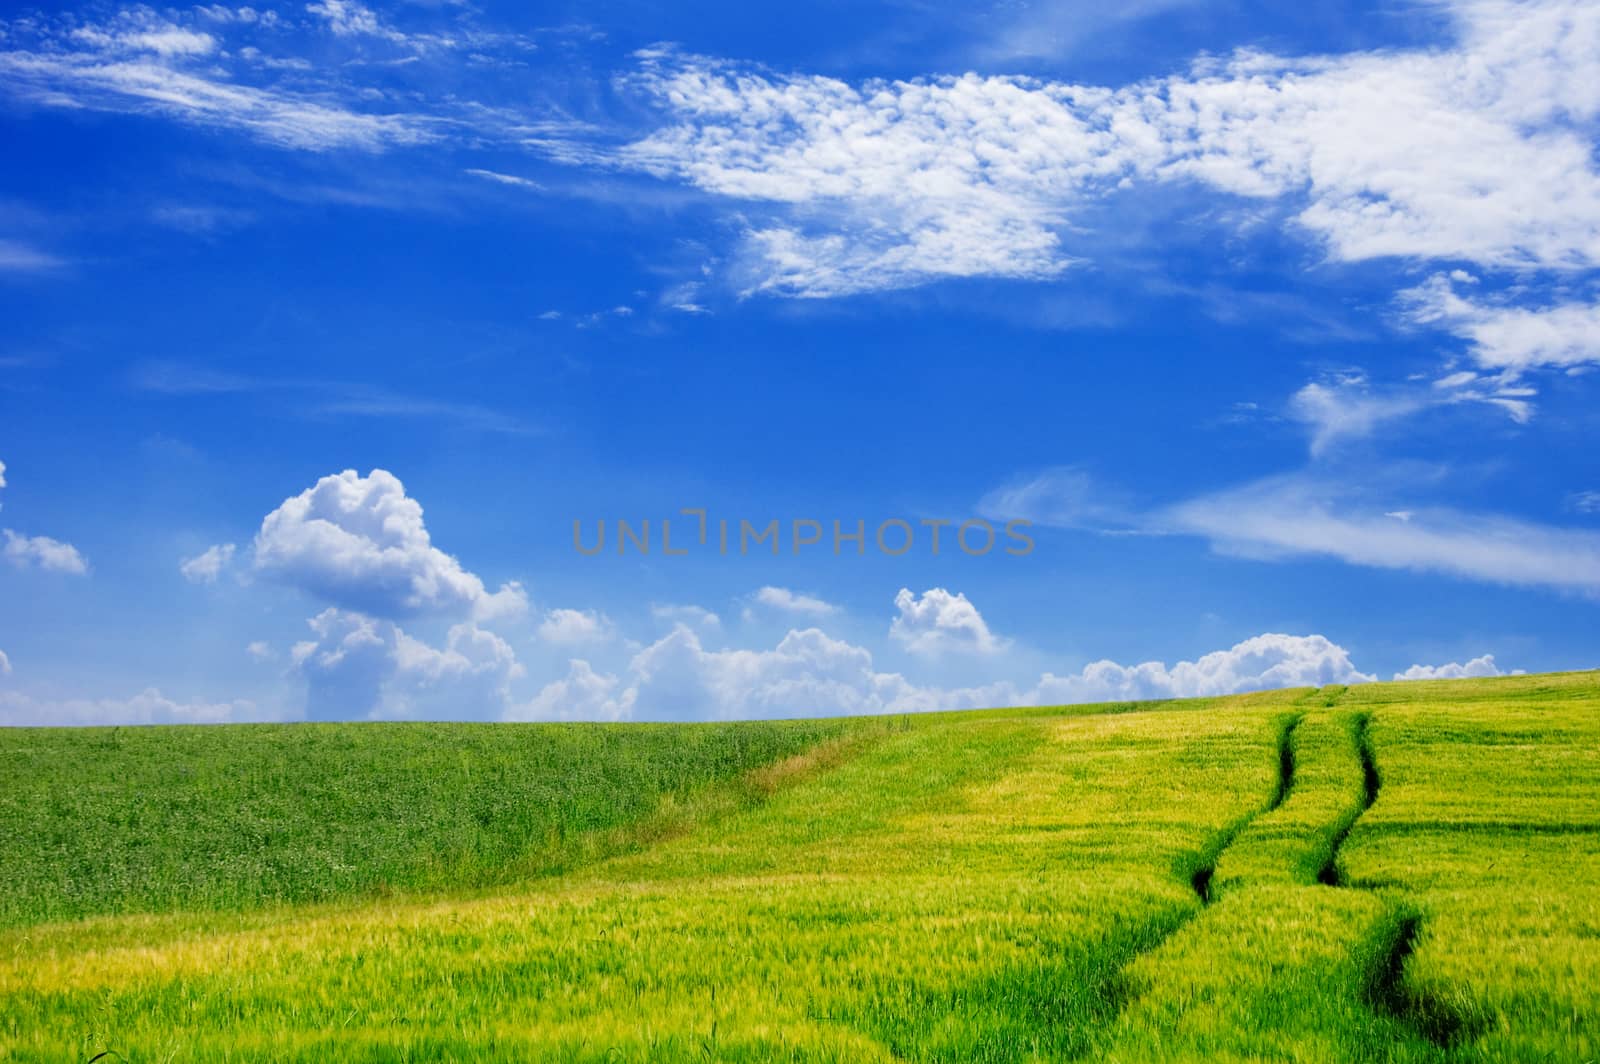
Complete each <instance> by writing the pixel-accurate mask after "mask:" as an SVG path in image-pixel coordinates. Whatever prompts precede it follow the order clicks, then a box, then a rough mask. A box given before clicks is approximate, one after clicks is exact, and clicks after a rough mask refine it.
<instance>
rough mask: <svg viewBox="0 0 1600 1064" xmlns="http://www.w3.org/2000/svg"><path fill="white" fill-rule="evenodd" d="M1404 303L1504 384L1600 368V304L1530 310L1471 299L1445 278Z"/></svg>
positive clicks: (1567, 304) (1410, 293)
mask: <svg viewBox="0 0 1600 1064" xmlns="http://www.w3.org/2000/svg"><path fill="white" fill-rule="evenodd" d="M1402 298H1403V300H1404V301H1405V303H1406V305H1407V307H1408V310H1409V313H1410V315H1411V317H1412V318H1413V319H1414V320H1415V321H1417V322H1420V323H1422V324H1426V325H1434V326H1438V327H1440V328H1443V329H1446V330H1448V331H1450V332H1451V333H1454V334H1455V335H1457V336H1459V337H1461V338H1462V339H1464V340H1466V341H1468V343H1469V347H1468V353H1469V354H1470V355H1471V356H1472V358H1473V360H1474V361H1475V362H1477V364H1478V365H1479V366H1480V367H1482V368H1483V369H1484V370H1488V371H1492V372H1495V373H1498V374H1500V375H1501V377H1502V379H1505V380H1508V381H1509V380H1515V379H1516V378H1517V377H1518V376H1519V375H1521V374H1523V373H1526V372H1528V371H1529V370H1534V369H1549V368H1555V369H1570V368H1572V367H1576V366H1586V365H1596V364H1600V304H1596V303H1591V302H1565V303H1552V304H1549V305H1545V306H1531V307H1529V306H1517V305H1514V304H1512V303H1510V302H1509V301H1501V302H1490V301H1486V300H1484V299H1469V298H1466V297H1463V296H1461V295H1459V294H1458V293H1457V292H1456V290H1455V287H1454V285H1453V284H1452V283H1451V281H1450V279H1449V278H1446V277H1444V276H1442V275H1438V276H1434V277H1432V278H1430V279H1429V280H1428V281H1427V282H1426V283H1424V284H1422V285H1419V286H1417V287H1416V288H1411V289H1407V290H1406V291H1405V292H1404V293H1402ZM1455 379H1456V380H1458V381H1459V380H1461V379H1462V378H1461V377H1459V376H1458V377H1456V378H1455Z"/></svg>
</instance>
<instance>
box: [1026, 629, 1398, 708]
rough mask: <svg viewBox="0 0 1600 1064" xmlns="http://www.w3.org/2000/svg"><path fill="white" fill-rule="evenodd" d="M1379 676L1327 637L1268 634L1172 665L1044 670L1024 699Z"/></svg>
mask: <svg viewBox="0 0 1600 1064" xmlns="http://www.w3.org/2000/svg"><path fill="white" fill-rule="evenodd" d="M1376 678H1377V677H1375V676H1371V675H1368V674H1367V673H1363V672H1361V671H1359V670H1358V669H1357V668H1356V667H1355V666H1354V665H1353V664H1352V663H1351V661H1350V654H1349V652H1348V651H1346V650H1345V649H1344V648H1343V647H1341V646H1339V645H1338V644H1337V643H1334V642H1332V641H1330V640H1329V639H1327V638H1326V637H1324V636H1320V635H1307V636H1296V635H1281V634H1265V635H1258V636H1254V637H1252V638H1250V639H1246V640H1244V641H1243V642H1241V643H1236V644H1234V645H1233V646H1232V647H1230V648H1229V649H1227V650H1217V651H1213V652H1211V653H1209V654H1204V655H1202V656H1201V657H1199V658H1196V659H1195V660H1194V661H1180V662H1178V663H1177V664H1175V665H1173V666H1171V667H1168V666H1166V665H1164V664H1163V663H1161V662H1158V661H1151V662H1145V663H1144V664H1141V665H1132V666H1128V665H1118V664H1117V663H1116V662H1113V661H1097V662H1095V663H1094V664H1092V665H1088V666H1085V667H1084V669H1083V670H1082V671H1081V672H1079V673H1077V674H1075V675H1070V676H1056V675H1053V674H1051V673H1046V674H1045V675H1044V676H1043V677H1042V678H1041V679H1040V681H1039V683H1038V685H1037V686H1036V687H1034V688H1033V690H1032V691H1030V692H1028V693H1027V694H1026V695H1024V696H1023V698H1024V701H1025V702H1028V703H1032V704H1051V703H1063V704H1064V703H1072V702H1100V701H1110V700H1126V699H1151V698H1203V697H1209V696H1216V695H1229V694H1238V693H1241V692H1245V691H1265V690H1271V689H1274V688H1280V687H1323V686H1326V685H1328V684H1351V683H1370V682H1372V681H1373V680H1375V679H1376Z"/></svg>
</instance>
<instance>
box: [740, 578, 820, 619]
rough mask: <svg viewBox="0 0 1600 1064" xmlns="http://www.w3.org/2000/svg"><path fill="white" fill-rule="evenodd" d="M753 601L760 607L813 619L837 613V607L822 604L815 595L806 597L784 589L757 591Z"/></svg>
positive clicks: (770, 588)
mask: <svg viewBox="0 0 1600 1064" xmlns="http://www.w3.org/2000/svg"><path fill="white" fill-rule="evenodd" d="M753 598H754V600H755V601H756V602H757V603H759V604H760V605H762V606H770V607H771V608H772V609H775V610H782V611H783V612H785V613H803V614H808V615H810V616H813V617H826V616H827V615H828V614H830V613H836V612H838V609H839V607H837V606H835V605H833V604H832V603H829V602H824V601H823V600H822V599H820V598H817V597H816V596H815V595H806V594H802V593H800V592H798V591H791V590H789V589H788V588H786V587H772V586H770V585H769V586H767V587H764V588H762V589H761V590H759V591H757V592H756V593H755V595H754V596H753Z"/></svg>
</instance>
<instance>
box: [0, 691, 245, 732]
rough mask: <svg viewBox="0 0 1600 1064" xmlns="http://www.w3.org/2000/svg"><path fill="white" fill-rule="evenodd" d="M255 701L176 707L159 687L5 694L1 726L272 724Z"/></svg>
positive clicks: (1, 694)
mask: <svg viewBox="0 0 1600 1064" xmlns="http://www.w3.org/2000/svg"><path fill="white" fill-rule="evenodd" d="M270 719H273V715H272V714H271V713H269V712H266V711H264V710H262V709H261V708H260V707H258V706H257V705H256V704H255V703H254V702H249V701H245V700H243V699H240V700H236V701H233V702H201V701H191V702H175V701H173V700H172V699H170V698H168V697H166V696H165V695H163V694H162V693H161V692H160V691H158V690H157V689H156V688H154V687H151V688H147V689H146V690H145V691H143V692H141V693H139V694H137V695H134V696H133V697H132V698H125V699H119V698H104V699H88V698H74V699H60V700H55V699H41V698H36V697H34V696H31V695H26V694H23V693H21V692H20V691H0V724H5V725H12V726H28V727H65V726H77V725H94V724H223V723H228V722H234V721H246V720H270Z"/></svg>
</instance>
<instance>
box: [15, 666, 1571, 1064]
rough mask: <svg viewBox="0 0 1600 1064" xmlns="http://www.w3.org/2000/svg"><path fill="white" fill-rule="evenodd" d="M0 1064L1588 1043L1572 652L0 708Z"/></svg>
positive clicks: (850, 1060)
mask: <svg viewBox="0 0 1600 1064" xmlns="http://www.w3.org/2000/svg"><path fill="white" fill-rule="evenodd" d="M0 773H3V786H0V884H3V890H0V1060H5V1061H35V1060H38V1061H88V1060H91V1059H94V1058H97V1057H98V1058H99V1059H101V1060H117V1061H141V1062H143V1061H151V1062H167V1061H258V1060H259V1061H374V1062H377V1061H395V1062H399V1061H436V1060H440V1061H481V1060H504V1061H596V1062H599V1061H639V1062H645V1061H652V1062H653V1061H838V1062H845V1064H854V1062H877V1061H883V1062H887V1061H988V1062H1012V1061H1017V1062H1020V1061H1049V1060H1080V1059H1081V1060H1095V1061H1130V1062H1131V1061H1265V1060H1284V1061H1288V1060H1294V1061H1327V1062H1330V1064H1333V1062H1346V1061H1408V1062H1409V1061H1419V1062H1420V1061H1441V1062H1453V1061H1587V1060H1596V1059H1600V1032H1597V1030H1596V1024H1597V1019H1600V676H1597V674H1595V673H1574V674H1563V675H1549V676H1530V677H1509V678H1499V679H1492V680H1471V681H1444V682H1429V683H1406V684H1372V685H1365V686H1359V687H1352V688H1348V689H1346V688H1323V689H1320V690H1307V689H1300V690H1292V691H1277V692H1269V693H1263V694H1257V695H1246V696H1237V697H1230V698H1220V699H1205V700H1195V701H1186V702H1165V703H1149V704H1124V705H1111V706H1086V707H1046V708H1041V709H1032V710H1022V711H1017V710H1004V711H988V712H981V713H953V714H932V715H926V716H916V717H898V718H869V719H853V720H831V721H801V722H783V723H760V724H757V723H752V724H733V725H670V726H629V725H616V726H604V727H601V726H590V725H527V726H522V725H424V724H416V725H412V724H390V725H370V724H354V725H303V726H293V725H290V726H253V727H242V726H219V727H211V728H188V729H166V728H153V729H121V730H109V729H89V730H76V731H69V730H64V729H60V730H58V729H13V730H10V731H5V732H0Z"/></svg>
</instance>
